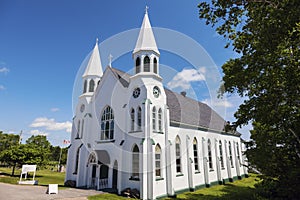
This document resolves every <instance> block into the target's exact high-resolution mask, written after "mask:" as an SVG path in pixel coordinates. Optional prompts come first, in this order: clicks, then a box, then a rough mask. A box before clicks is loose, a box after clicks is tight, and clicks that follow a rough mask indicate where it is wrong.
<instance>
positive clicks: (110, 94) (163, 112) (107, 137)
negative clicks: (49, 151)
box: [65, 12, 247, 199]
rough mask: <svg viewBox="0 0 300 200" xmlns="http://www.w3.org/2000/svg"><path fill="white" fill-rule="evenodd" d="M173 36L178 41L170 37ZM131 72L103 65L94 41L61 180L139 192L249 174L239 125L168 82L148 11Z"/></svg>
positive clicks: (144, 195)
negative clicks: (229, 124)
mask: <svg viewBox="0 0 300 200" xmlns="http://www.w3.org/2000/svg"><path fill="white" fill-rule="evenodd" d="M174 42H176V41H174ZM132 58H133V65H134V69H135V70H134V71H135V72H134V74H133V75H130V74H128V73H125V72H123V71H121V70H119V69H116V68H113V67H112V66H108V67H106V69H105V71H104V72H103V70H102V65H101V60H100V54H99V49H98V44H97V43H96V45H95V47H94V49H93V51H92V53H91V55H90V58H89V61H88V63H87V66H86V69H85V71H84V73H83V74H82V87H83V89H82V94H81V95H80V96H79V97H78V98H79V99H78V105H77V108H76V113H75V116H74V118H73V127H72V133H71V145H70V147H69V150H68V160H67V170H66V178H65V181H73V183H76V187H84V188H94V189H96V190H102V189H108V188H109V189H113V190H115V191H116V192H117V193H119V194H120V193H121V191H122V190H124V189H125V188H132V189H133V188H136V189H137V190H139V191H140V196H141V199H156V198H159V197H164V196H175V195H176V194H177V193H180V192H183V191H193V190H195V189H198V188H201V187H209V186H210V185H214V184H223V183H225V182H227V181H234V180H236V179H240V178H242V177H244V176H245V175H247V169H246V168H245V166H244V160H243V155H242V142H241V138H240V134H239V133H238V132H226V131H225V129H224V127H225V124H226V121H225V120H224V119H223V118H222V117H220V116H219V115H218V114H217V113H216V112H215V111H214V110H212V109H211V108H210V107H209V106H208V105H206V104H204V103H201V102H198V101H196V100H194V99H192V98H189V97H187V96H186V93H184V92H183V93H181V94H178V93H175V92H173V91H171V90H169V89H166V88H165V87H164V86H163V84H162V79H163V77H161V76H160V75H159V74H160V73H159V72H160V66H159V60H160V52H159V50H158V48H157V45H156V41H155V37H154V34H153V31H152V28H151V24H150V21H149V18H148V13H147V12H146V13H145V16H144V19H143V22H142V26H141V29H140V32H139V36H138V38H137V42H136V46H135V48H134V49H133V52H132Z"/></svg>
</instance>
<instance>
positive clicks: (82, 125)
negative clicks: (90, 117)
mask: <svg viewBox="0 0 300 200" xmlns="http://www.w3.org/2000/svg"><path fill="white" fill-rule="evenodd" d="M83 130H84V120H82V123H81V135H80V138H83Z"/></svg>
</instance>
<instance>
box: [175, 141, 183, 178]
mask: <svg viewBox="0 0 300 200" xmlns="http://www.w3.org/2000/svg"><path fill="white" fill-rule="evenodd" d="M175 157H176V173H177V174H181V173H182V166H181V140H180V137H179V136H178V135H177V136H176V139H175Z"/></svg>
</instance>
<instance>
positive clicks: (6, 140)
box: [0, 131, 20, 152]
mask: <svg viewBox="0 0 300 200" xmlns="http://www.w3.org/2000/svg"><path fill="white" fill-rule="evenodd" d="M19 140H20V136H19V135H14V134H5V133H3V132H2V131H0V152H1V151H3V150H5V149H7V148H9V147H10V146H13V145H18V144H19Z"/></svg>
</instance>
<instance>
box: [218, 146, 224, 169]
mask: <svg viewBox="0 0 300 200" xmlns="http://www.w3.org/2000/svg"><path fill="white" fill-rule="evenodd" d="M222 146H223V145H222V142H221V141H219V152H220V163H221V168H222V169H223V168H224V158H223V147H222Z"/></svg>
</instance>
